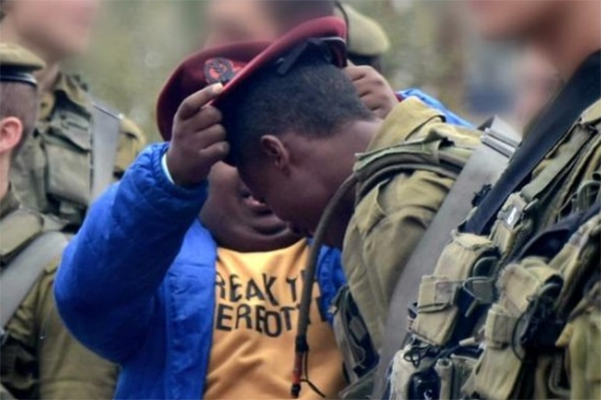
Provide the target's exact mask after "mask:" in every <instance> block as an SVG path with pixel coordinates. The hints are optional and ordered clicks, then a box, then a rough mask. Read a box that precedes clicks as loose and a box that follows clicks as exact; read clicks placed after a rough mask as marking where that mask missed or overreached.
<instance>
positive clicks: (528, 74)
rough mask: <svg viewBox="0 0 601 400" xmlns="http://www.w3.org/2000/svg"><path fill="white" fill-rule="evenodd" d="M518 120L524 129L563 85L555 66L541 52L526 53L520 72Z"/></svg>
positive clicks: (530, 51) (517, 103)
mask: <svg viewBox="0 0 601 400" xmlns="http://www.w3.org/2000/svg"><path fill="white" fill-rule="evenodd" d="M518 74H519V76H518V94H517V98H516V111H515V114H516V115H515V117H516V122H517V123H518V125H520V127H521V128H522V129H523V128H525V127H526V126H527V125H528V124H529V123H530V122H532V120H533V119H534V118H536V117H537V116H538V114H539V113H540V112H541V111H542V110H543V109H544V108H545V107H546V106H547V104H549V102H550V101H551V98H552V97H553V95H554V94H555V92H557V90H558V89H559V87H560V85H561V80H560V78H559V75H558V73H557V71H556V70H555V68H553V66H552V65H551V63H549V62H548V61H547V60H546V59H545V58H544V57H543V56H542V55H541V54H540V53H538V52H536V51H534V50H528V51H526V52H525V53H524V56H523V58H522V60H521V64H520V67H519V72H518Z"/></svg>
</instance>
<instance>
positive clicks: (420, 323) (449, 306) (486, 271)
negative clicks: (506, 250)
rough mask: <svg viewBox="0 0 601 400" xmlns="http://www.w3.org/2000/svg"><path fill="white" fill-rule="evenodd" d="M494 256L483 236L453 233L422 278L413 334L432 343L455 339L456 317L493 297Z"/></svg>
mask: <svg viewBox="0 0 601 400" xmlns="http://www.w3.org/2000/svg"><path fill="white" fill-rule="evenodd" d="M498 259H499V252H498V250H497V248H496V246H495V245H494V244H493V243H492V242H491V241H490V240H488V239H487V238H484V237H481V236H476V235H472V234H464V233H459V232H454V233H453V241H452V242H451V244H450V245H448V246H447V248H446V249H445V250H444V252H443V253H442V254H441V257H440V258H439V261H438V264H437V266H436V269H435V270H434V274H433V275H426V276H424V277H423V278H422V283H421V285H420V288H419V296H418V303H417V310H418V314H417V317H416V318H415V320H414V321H413V323H412V326H411V332H412V333H413V334H414V335H415V337H417V338H418V339H420V340H423V341H424V342H426V343H430V344H432V345H434V346H445V345H448V344H449V342H450V341H451V339H455V338H453V336H457V335H455V334H454V331H455V330H456V325H457V322H458V320H459V318H460V317H467V318H469V317H471V316H472V315H474V312H475V311H476V310H477V309H478V308H480V306H483V305H488V304H490V303H492V301H493V300H494V285H493V279H492V274H493V273H494V272H495V270H496V265H497V262H498ZM466 333H467V332H466ZM467 334H469V333H467ZM461 336H464V335H461ZM461 339H463V338H460V339H459V340H461Z"/></svg>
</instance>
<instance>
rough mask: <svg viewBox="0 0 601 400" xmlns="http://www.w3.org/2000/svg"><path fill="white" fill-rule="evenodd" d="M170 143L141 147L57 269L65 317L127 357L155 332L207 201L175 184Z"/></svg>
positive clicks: (115, 355) (75, 329)
mask: <svg viewBox="0 0 601 400" xmlns="http://www.w3.org/2000/svg"><path fill="white" fill-rule="evenodd" d="M166 150H167V145H165V144H161V145H153V146H150V147H149V149H147V150H146V151H145V152H143V153H142V154H141V155H140V157H139V158H138V160H137V161H136V163H135V164H134V165H133V166H132V167H131V168H130V169H129V170H128V171H127V172H126V174H125V175H124V177H123V179H122V180H121V181H120V182H119V183H117V184H115V185H114V186H113V187H111V188H110V189H109V190H108V191H107V192H106V193H105V194H104V195H103V196H102V197H101V198H100V199H99V200H98V201H97V202H96V203H95V204H94V205H93V206H92V207H91V209H90V212H89V214H88V216H87V218H86V220H85V222H84V225H83V227H82V228H81V230H80V231H79V233H78V234H77V235H76V236H75V238H74V239H73V240H72V241H71V243H70V244H69V246H68V247H67V249H66V251H65V253H64V257H63V260H62V263H61V267H60V268H59V271H58V273H57V278H56V284H55V297H56V301H57V306H58V309H59V312H60V314H61V317H62V318H63V320H64V321H65V323H66V325H67V326H68V327H69V329H70V331H71V332H72V333H73V334H74V335H75V336H76V337H77V338H78V339H79V340H80V341H81V342H82V343H84V344H85V345H86V346H87V347H89V348H91V349H92V350H94V351H95V352H96V353H98V354H100V355H102V356H103V357H105V358H108V359H110V360H113V361H115V362H124V361H125V360H127V358H128V357H130V356H132V355H133V354H135V352H136V350H137V349H138V347H139V346H141V343H142V342H143V339H144V337H145V335H146V333H147V332H148V331H149V329H151V326H150V323H151V319H152V317H153V315H154V310H156V309H157V307H156V303H155V301H158V300H157V298H158V296H159V295H158V288H159V286H160V285H161V282H162V281H163V278H164V276H165V274H166V272H167V270H168V269H169V267H170V266H171V264H172V262H173V260H174V259H175V257H176V255H177V254H178V252H179V249H180V247H181V244H182V241H183V239H184V236H185V234H186V232H187V230H188V229H189V228H190V226H191V225H192V224H193V221H194V220H195V219H196V218H197V217H198V215H199V212H200V209H201V207H202V204H203V203H204V200H205V199H206V185H205V184H202V185H199V186H195V187H194V188H193V189H186V188H183V187H178V186H176V185H174V184H173V183H171V182H170V181H169V180H168V178H167V176H166V175H165V173H164V170H163V167H162V159H163V155H164V154H165V152H166Z"/></svg>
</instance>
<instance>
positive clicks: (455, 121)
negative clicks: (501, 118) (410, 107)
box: [398, 88, 474, 128]
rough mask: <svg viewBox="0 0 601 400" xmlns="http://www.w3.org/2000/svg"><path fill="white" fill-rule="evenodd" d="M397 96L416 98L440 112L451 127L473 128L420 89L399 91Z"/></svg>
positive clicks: (469, 123) (472, 125)
mask: <svg viewBox="0 0 601 400" xmlns="http://www.w3.org/2000/svg"><path fill="white" fill-rule="evenodd" d="M398 94H400V95H401V96H402V97H412V96H413V97H417V98H418V99H420V100H421V101H423V102H424V103H426V104H427V105H429V106H430V107H432V108H434V109H435V110H438V111H441V112H442V113H443V114H444V116H445V117H446V119H447V122H448V123H449V124H452V125H457V126H463V127H466V128H474V124H472V123H471V122H469V121H468V120H466V119H464V118H461V117H460V116H459V115H457V114H455V113H454V112H453V111H451V110H449V109H448V108H447V107H446V106H445V105H444V104H442V103H441V102H440V101H439V100H437V99H435V98H434V97H432V96H430V95H429V94H427V93H426V92H424V91H422V90H421V89H416V88H410V89H405V90H401V91H400V92H399V93H398Z"/></svg>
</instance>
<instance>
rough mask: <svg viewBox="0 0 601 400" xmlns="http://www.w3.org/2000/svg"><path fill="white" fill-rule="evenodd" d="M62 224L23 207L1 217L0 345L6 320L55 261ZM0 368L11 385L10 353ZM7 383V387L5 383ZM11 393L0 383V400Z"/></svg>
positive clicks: (61, 239) (62, 239) (62, 243)
mask: <svg viewBox="0 0 601 400" xmlns="http://www.w3.org/2000/svg"><path fill="white" fill-rule="evenodd" d="M62 227H63V224H62V223H59V222H58V221H56V220H53V219H50V218H47V217H44V216H42V215H40V214H38V213H36V212H33V211H31V210H27V209H25V208H18V209H16V210H15V211H13V212H11V213H9V214H8V215H7V216H5V217H4V218H2V232H3V235H2V241H0V264H1V269H0V286H1V288H2V289H1V290H0V311H1V312H0V345H4V343H5V342H6V340H7V339H8V337H9V335H10V332H6V331H5V328H6V327H7V325H8V323H9V321H10V320H11V318H12V317H13V315H14V314H15V312H16V311H17V309H18V308H19V306H20V305H21V303H22V302H23V300H25V298H26V297H27V295H28V294H29V292H30V291H31V290H32V289H33V288H34V286H35V284H36V282H37V281H38V279H39V278H40V276H41V275H42V273H43V271H44V269H45V268H46V267H48V266H49V265H50V264H51V263H52V262H53V261H56V262H58V260H59V258H60V255H61V253H62V251H63V249H64V248H65V246H66V244H67V238H66V236H64V235H63V234H61V233H59V232H58V230H60V229H62ZM4 355H5V356H6V357H7V360H6V361H7V362H6V363H3V365H2V374H3V376H2V377H3V380H4V379H6V380H8V383H11V376H12V374H13V372H14V374H15V375H19V374H20V373H21V372H22V371H13V370H12V367H13V366H12V364H10V361H11V356H10V354H4ZM8 383H7V384H8ZM13 398H14V397H13V396H12V394H11V393H10V392H9V391H8V390H7V389H6V388H5V387H4V386H3V385H2V384H0V399H13Z"/></svg>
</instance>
